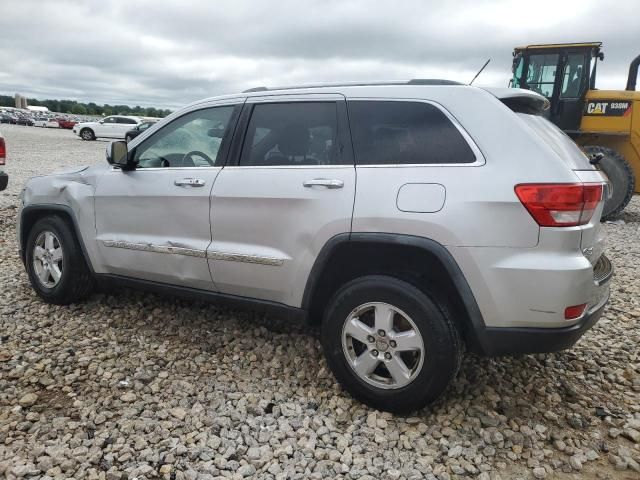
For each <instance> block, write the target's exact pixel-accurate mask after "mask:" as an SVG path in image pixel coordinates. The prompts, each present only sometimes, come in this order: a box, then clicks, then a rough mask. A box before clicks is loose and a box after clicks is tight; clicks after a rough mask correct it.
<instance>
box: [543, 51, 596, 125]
mask: <svg viewBox="0 0 640 480" xmlns="http://www.w3.org/2000/svg"><path fill="white" fill-rule="evenodd" d="M589 60H590V58H589V55H587V52H586V51H584V50H583V51H576V52H565V53H563V54H562V62H561V65H562V67H561V68H562V70H561V72H562V77H561V78H560V82H558V87H559V89H560V92H559V94H558V96H557V104H556V105H557V106H556V108H555V109H553V111H552V113H551V121H552V122H553V123H555V124H556V125H557V126H558V127H559V128H561V129H562V130H565V131H577V130H578V128H579V127H580V121H581V120H582V112H583V109H584V99H585V96H586V93H587V90H588V89H589Z"/></svg>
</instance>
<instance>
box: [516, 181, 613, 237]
mask: <svg viewBox="0 0 640 480" xmlns="http://www.w3.org/2000/svg"><path fill="white" fill-rule="evenodd" d="M515 191H516V195H517V196H518V198H519V199H520V201H521V202H522V205H524V207H525V208H526V209H527V210H528V211H529V213H530V214H531V216H532V217H533V219H534V220H535V221H536V222H537V223H538V225H540V226H541V227H574V226H576V225H584V224H586V223H589V220H591V217H592V216H593V212H595V210H596V207H597V206H598V202H600V200H602V184H599V183H593V184H590V183H586V184H582V183H537V184H521V185H516V188H515Z"/></svg>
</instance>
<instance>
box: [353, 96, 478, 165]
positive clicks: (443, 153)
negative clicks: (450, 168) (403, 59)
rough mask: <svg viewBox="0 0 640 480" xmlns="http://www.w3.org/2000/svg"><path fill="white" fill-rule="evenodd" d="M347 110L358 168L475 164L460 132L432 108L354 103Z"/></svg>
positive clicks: (416, 104) (400, 103)
mask: <svg viewBox="0 0 640 480" xmlns="http://www.w3.org/2000/svg"><path fill="white" fill-rule="evenodd" d="M348 107H349V123H350V125H351V135H352V138H353V146H354V150H355V154H356V163H357V164H358V165H388V164H440V163H473V162H475V161H476V157H475V154H474V153H473V151H472V150H471V147H470V146H469V144H468V143H467V141H466V140H465V138H464V137H463V136H462V134H461V133H460V131H459V130H458V129H457V128H456V127H455V125H453V123H451V120H449V118H448V117H447V116H446V115H445V114H444V113H443V112H442V111H441V110H440V109H438V108H437V107H435V106H434V105H431V104H428V103H423V102H405V101H361V100H355V101H350V102H349V103H348Z"/></svg>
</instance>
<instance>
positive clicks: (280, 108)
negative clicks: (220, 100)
mask: <svg viewBox="0 0 640 480" xmlns="http://www.w3.org/2000/svg"><path fill="white" fill-rule="evenodd" d="M337 130H338V128H337V110H336V104H335V103H334V102H292V103H265V104H257V105H255V106H254V107H253V113H252V114H251V120H250V121H249V126H248V128H247V133H246V136H245V139H244V145H243V148H242V155H241V157H240V165H243V166H275V165H289V166H303V165H336V164H340V151H339V148H338V146H337Z"/></svg>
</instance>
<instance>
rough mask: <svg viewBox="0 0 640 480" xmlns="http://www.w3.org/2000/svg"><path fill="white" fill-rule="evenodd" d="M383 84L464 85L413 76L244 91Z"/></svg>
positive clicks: (256, 88)
mask: <svg viewBox="0 0 640 480" xmlns="http://www.w3.org/2000/svg"><path fill="white" fill-rule="evenodd" d="M381 85H464V84H462V83H460V82H454V81H453V80H441V79H437V78H413V79H411V80H396V81H383V82H339V83H314V84H309V85H289V86H286V87H274V88H267V87H253V88H249V89H248V90H244V91H243V92H242V93H253V92H268V91H272V90H293V89H303V88H323V87H375V86H381Z"/></svg>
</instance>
